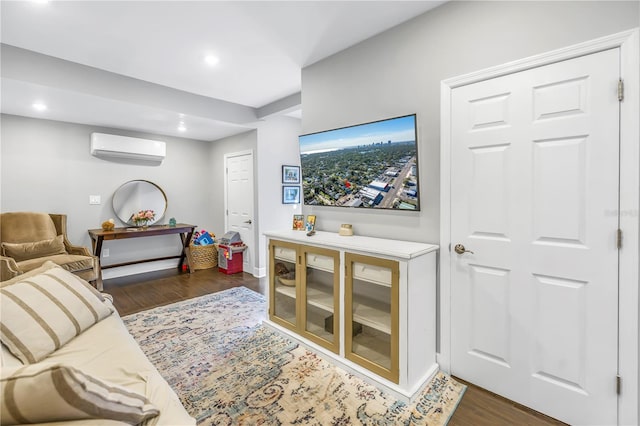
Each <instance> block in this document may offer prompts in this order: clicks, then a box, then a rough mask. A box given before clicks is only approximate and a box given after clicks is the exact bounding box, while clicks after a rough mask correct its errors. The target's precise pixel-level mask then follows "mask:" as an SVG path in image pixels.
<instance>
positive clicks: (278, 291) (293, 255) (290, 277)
mask: <svg viewBox="0 0 640 426" xmlns="http://www.w3.org/2000/svg"><path fill="white" fill-rule="evenodd" d="M296 247H297V245H296V244H291V243H287V242H283V241H271V242H270V243H269V254H270V263H269V269H270V271H269V279H270V281H271V282H270V283H269V291H270V294H269V317H270V319H271V320H272V321H274V322H276V323H278V324H280V325H282V326H284V327H287V328H290V329H292V330H295V329H296V328H297V317H298V315H297V313H298V300H299V298H300V294H299V292H300V283H299V280H298V274H297V265H298V262H297V256H298V255H297V250H296Z"/></svg>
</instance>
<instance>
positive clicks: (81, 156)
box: [0, 114, 217, 278]
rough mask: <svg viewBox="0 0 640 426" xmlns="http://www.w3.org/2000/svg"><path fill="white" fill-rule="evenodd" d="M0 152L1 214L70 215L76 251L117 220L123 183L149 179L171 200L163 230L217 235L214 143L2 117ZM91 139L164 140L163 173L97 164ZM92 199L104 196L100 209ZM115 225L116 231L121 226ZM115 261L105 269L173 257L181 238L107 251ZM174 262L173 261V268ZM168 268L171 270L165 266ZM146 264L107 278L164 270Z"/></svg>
mask: <svg viewBox="0 0 640 426" xmlns="http://www.w3.org/2000/svg"><path fill="white" fill-rule="evenodd" d="M0 119H1V125H2V129H1V134H0V135H1V145H0V155H1V158H0V164H1V167H2V169H1V175H0V177H1V182H0V210H1V211H3V212H6V211H45V212H50V213H66V214H67V215H68V228H69V229H68V235H69V239H70V240H71V242H72V243H74V244H80V245H84V246H90V243H91V242H90V239H89V235H88V233H87V229H90V228H100V225H101V223H102V222H103V221H105V220H107V219H109V218H112V217H113V218H115V217H114V216H115V215H114V213H113V209H112V207H111V201H112V195H113V192H114V191H115V190H116V189H117V188H118V187H119V186H120V185H122V184H123V183H124V182H126V181H129V180H132V179H146V180H149V181H152V182H154V183H156V184H157V185H159V186H160V187H161V188H162V189H163V190H164V192H165V193H166V195H167V199H168V207H167V212H166V214H165V216H164V218H163V219H162V220H161V221H160V223H167V222H168V220H169V218H170V217H175V218H176V220H177V221H178V222H184V223H191V224H194V225H198V227H201V228H210V229H213V228H215V225H217V224H216V222H215V217H212V216H211V215H210V214H209V209H210V203H209V201H210V198H209V196H208V194H207V189H208V188H209V187H211V185H210V180H209V179H207V176H209V175H210V162H209V150H210V143H209V142H204V141H197V140H191V139H180V138H174V137H168V136H158V135H151V134H144V133H137V132H129V131H125V130H120V129H109V128H101V127H93V126H85V125H78V124H71V123H63V122H58V121H49V120H39V119H32V118H26V117H19V116H13V115H5V114H3V115H2V116H1V117H0ZM92 132H102V133H110V134H119V135H124V136H133V137H141V138H146V139H155V140H162V141H164V142H166V144H167V157H166V159H165V160H164V161H163V162H162V164H160V165H156V166H149V165H140V164H127V163H124V162H116V161H109V160H104V159H100V158H96V157H93V156H92V155H91V154H90V153H89V144H90V142H89V141H90V135H91V133H92ZM89 195H100V196H101V198H102V200H101V201H102V203H101V204H100V205H89ZM115 219H116V223H117V224H118V226H122V222H120V221H119V220H117V218H115ZM104 248H109V251H110V256H109V258H108V259H105V258H103V259H102V262H103V263H104V264H109V263H119V262H123V261H128V260H133V259H141V258H145V257H146V258H149V257H159V256H168V255H175V254H177V253H179V252H180V241H179V239H178V237H177V236H167V237H153V244H150V241H149V239H146V238H140V239H133V240H128V241H114V242H108V243H105V245H104ZM169 262H173V261H169ZM165 267H166V266H165ZM158 268H159V267H158V264H149V263H147V264H142V265H138V266H133V267H127V268H117V269H111V270H107V271H105V277H106V278H108V277H109V276H115V275H121V274H122V273H125V274H129V273H136V272H142V271H147V270H155V269H158Z"/></svg>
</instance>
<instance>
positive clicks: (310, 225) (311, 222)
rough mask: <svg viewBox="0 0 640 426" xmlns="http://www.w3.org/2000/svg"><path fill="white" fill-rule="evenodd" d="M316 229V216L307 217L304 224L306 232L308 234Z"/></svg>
mask: <svg viewBox="0 0 640 426" xmlns="http://www.w3.org/2000/svg"><path fill="white" fill-rule="evenodd" d="M315 228H316V215H315V214H310V215H307V221H306V222H305V224H304V230H305V231H307V232H311V231H313V230H314V229H315Z"/></svg>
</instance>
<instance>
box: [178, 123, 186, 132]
mask: <svg viewBox="0 0 640 426" xmlns="http://www.w3.org/2000/svg"><path fill="white" fill-rule="evenodd" d="M178 131H179V132H186V131H187V127H186V126H185V125H184V123H180V124H179V125H178Z"/></svg>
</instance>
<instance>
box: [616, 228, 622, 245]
mask: <svg viewBox="0 0 640 426" xmlns="http://www.w3.org/2000/svg"><path fill="white" fill-rule="evenodd" d="M616 247H617V248H619V249H621V248H622V229H618V231H617V232H616Z"/></svg>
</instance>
